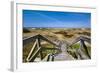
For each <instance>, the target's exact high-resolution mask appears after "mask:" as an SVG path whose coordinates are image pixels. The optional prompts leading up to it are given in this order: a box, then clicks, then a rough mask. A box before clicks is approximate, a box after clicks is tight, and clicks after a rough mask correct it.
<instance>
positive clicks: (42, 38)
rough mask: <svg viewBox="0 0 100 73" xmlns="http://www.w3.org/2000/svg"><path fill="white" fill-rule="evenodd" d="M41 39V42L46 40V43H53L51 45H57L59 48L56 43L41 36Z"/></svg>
mask: <svg viewBox="0 0 100 73" xmlns="http://www.w3.org/2000/svg"><path fill="white" fill-rule="evenodd" d="M39 38H40V39H41V40H45V41H47V42H49V43H51V44H53V45H55V46H58V45H57V44H56V43H54V42H52V41H51V40H49V39H47V38H46V37H44V36H41V35H39Z"/></svg>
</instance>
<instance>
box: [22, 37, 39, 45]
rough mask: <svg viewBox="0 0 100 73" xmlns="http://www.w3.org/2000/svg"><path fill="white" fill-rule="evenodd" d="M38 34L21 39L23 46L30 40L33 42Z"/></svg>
mask: <svg viewBox="0 0 100 73" xmlns="http://www.w3.org/2000/svg"><path fill="white" fill-rule="evenodd" d="M37 38H38V36H37V35H36V36H32V37H28V38H25V39H23V46H25V45H26V44H29V43H30V42H34V41H35V39H37Z"/></svg>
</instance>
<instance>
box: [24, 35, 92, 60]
mask: <svg viewBox="0 0 100 73" xmlns="http://www.w3.org/2000/svg"><path fill="white" fill-rule="evenodd" d="M41 40H42V41H46V42H48V43H50V44H52V45H54V46H55V47H56V48H57V49H59V50H61V52H60V53H59V54H53V53H52V54H50V53H49V54H47V56H46V57H45V58H43V56H42V45H41V42H42V41H41ZM78 41H80V48H79V49H78V50H76V52H75V53H76V55H77V57H78V58H77V59H90V58H91V56H90V55H89V53H88V51H87V46H86V44H85V43H84V41H86V42H88V43H89V44H90V43H91V40H90V38H86V37H78V38H77V39H75V41H73V42H72V44H68V42H66V41H63V40H62V41H61V40H60V41H56V42H54V41H52V40H49V39H48V38H46V37H44V36H42V35H36V36H32V37H29V38H24V40H23V46H25V45H26V44H28V43H29V42H34V44H33V47H32V49H31V51H30V53H29V55H28V57H27V59H26V60H27V62H35V61H64V60H74V59H75V58H74V57H73V56H72V55H71V54H69V53H68V49H69V47H70V46H72V45H73V44H75V43H77V42H78ZM36 47H37V50H36V51H35V52H34V53H33V51H34V49H35V48H36ZM83 50H85V53H86V54H85V53H84V51H83ZM39 54H40V56H41V58H40V59H39V58H37V56H38V55H39Z"/></svg>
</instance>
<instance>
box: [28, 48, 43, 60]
mask: <svg viewBox="0 0 100 73" xmlns="http://www.w3.org/2000/svg"><path fill="white" fill-rule="evenodd" d="M40 50H41V47H39V48H38V50H37V51H36V52H35V53H34V54H33V55H32V57H31V58H30V59H29V62H34V60H35V58H36V57H37V55H38V54H39V52H40Z"/></svg>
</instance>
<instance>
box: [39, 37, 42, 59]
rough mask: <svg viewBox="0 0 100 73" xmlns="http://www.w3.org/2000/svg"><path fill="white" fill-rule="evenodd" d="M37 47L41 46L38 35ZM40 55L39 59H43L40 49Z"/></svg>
mask: <svg viewBox="0 0 100 73" xmlns="http://www.w3.org/2000/svg"><path fill="white" fill-rule="evenodd" d="M38 47H41V41H40V37H38ZM39 54H40V57H41V60H42V59H43V54H42V49H41V50H40V53H39Z"/></svg>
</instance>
